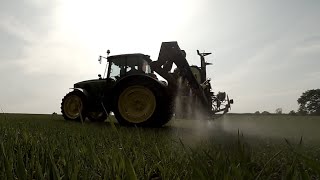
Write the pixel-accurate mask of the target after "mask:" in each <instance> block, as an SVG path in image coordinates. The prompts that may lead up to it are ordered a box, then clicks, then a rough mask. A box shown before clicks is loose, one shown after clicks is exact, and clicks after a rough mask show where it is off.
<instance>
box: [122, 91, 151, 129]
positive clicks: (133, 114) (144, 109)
mask: <svg viewBox="0 0 320 180" xmlns="http://www.w3.org/2000/svg"><path fill="white" fill-rule="evenodd" d="M118 109H119V113H120V114H121V116H122V117H123V118H124V119H125V120H127V121H129V122H131V123H141V122H144V121H146V120H148V119H149V118H150V117H151V116H152V114H153V113H154V111H155V109H156V98H155V96H154V94H153V93H152V92H151V91H150V90H149V89H148V88H146V87H143V86H131V87H128V88H126V89H125V90H124V91H123V92H122V93H121V94H120V97H119V100H118Z"/></svg>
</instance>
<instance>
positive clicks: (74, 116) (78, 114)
mask: <svg viewBox="0 0 320 180" xmlns="http://www.w3.org/2000/svg"><path fill="white" fill-rule="evenodd" d="M85 105H86V97H85V95H84V94H83V93H82V92H81V91H79V90H74V91H72V92H69V93H68V94H67V95H66V96H65V97H64V98H63V99H62V103H61V113H62V116H63V117H64V119H65V120H72V121H78V122H81V121H84V120H85V118H86V115H85V114H86V113H85Z"/></svg>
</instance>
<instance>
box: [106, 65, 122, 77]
mask: <svg viewBox="0 0 320 180" xmlns="http://www.w3.org/2000/svg"><path fill="white" fill-rule="evenodd" d="M120 70H121V67H120V66H118V65H116V64H114V63H113V62H110V76H109V78H111V79H113V80H117V79H118V78H119V77H120Z"/></svg>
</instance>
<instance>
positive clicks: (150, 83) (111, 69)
mask: <svg viewBox="0 0 320 180" xmlns="http://www.w3.org/2000/svg"><path fill="white" fill-rule="evenodd" d="M109 53H110V51H109V50H108V52H107V54H108V55H107V57H105V56H100V57H99V61H100V63H101V60H102V59H107V66H106V69H105V73H106V76H105V75H103V77H102V76H101V75H99V78H98V79H93V80H87V81H81V82H78V83H75V84H74V87H73V88H71V89H73V90H72V91H71V92H69V93H68V94H67V95H66V96H65V97H64V98H63V99H62V103H61V112H62V115H63V117H64V119H66V120H73V121H82V120H84V119H86V118H88V119H89V120H90V121H93V122H103V121H105V120H106V119H107V117H108V115H109V114H110V112H113V114H114V116H115V118H116V119H117V121H118V123H119V124H120V125H124V126H149V127H161V126H163V125H165V124H166V123H167V122H168V121H169V120H170V119H171V118H172V116H176V117H177V118H185V117H184V115H186V114H187V113H181V112H186V111H188V112H190V113H189V114H191V115H192V114H196V113H193V112H192V111H193V110H195V109H197V111H199V112H200V113H201V114H203V115H204V116H205V117H207V118H211V117H213V115H214V114H216V113H218V112H221V113H223V114H224V113H226V112H228V111H229V109H230V108H231V107H230V105H231V104H233V100H232V99H229V97H228V96H227V95H226V93H225V92H219V93H217V94H214V92H212V91H211V83H210V79H208V78H207V75H206V66H207V65H210V63H207V62H205V56H207V55H209V54H211V53H200V52H199V51H197V54H198V55H199V56H200V61H201V66H200V67H198V66H194V65H193V66H190V65H189V63H188V61H187V60H186V54H185V51H184V50H181V49H180V47H179V46H178V43H177V42H175V41H173V42H163V43H162V44H161V49H160V52H159V57H158V60H157V61H152V60H151V59H150V56H148V55H145V54H140V53H137V54H121V55H113V56H109ZM173 64H175V66H176V68H175V69H174V70H173V71H172V67H173ZM155 73H157V74H158V76H157V75H156V74H155ZM159 75H160V76H161V77H162V78H161V79H160V78H159ZM177 104H180V105H177ZM187 104H188V105H189V106H193V107H197V108H191V110H190V109H189V110H187V109H185V108H186V107H188V106H186V105H187ZM178 107H179V108H180V110H178V109H179V108H178Z"/></svg>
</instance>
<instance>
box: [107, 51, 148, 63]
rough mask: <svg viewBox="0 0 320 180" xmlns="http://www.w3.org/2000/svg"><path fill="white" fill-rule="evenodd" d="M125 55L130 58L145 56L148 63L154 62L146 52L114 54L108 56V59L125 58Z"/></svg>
mask: <svg viewBox="0 0 320 180" xmlns="http://www.w3.org/2000/svg"><path fill="white" fill-rule="evenodd" d="M125 57H128V58H132V57H138V58H143V59H144V60H146V61H147V62H148V63H150V62H152V60H151V59H150V56H149V55H145V54H141V53H133V54H119V55H113V56H109V57H108V61H112V60H114V59H118V58H125Z"/></svg>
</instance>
